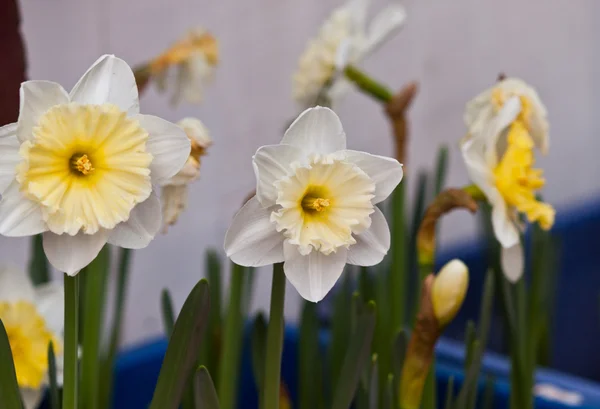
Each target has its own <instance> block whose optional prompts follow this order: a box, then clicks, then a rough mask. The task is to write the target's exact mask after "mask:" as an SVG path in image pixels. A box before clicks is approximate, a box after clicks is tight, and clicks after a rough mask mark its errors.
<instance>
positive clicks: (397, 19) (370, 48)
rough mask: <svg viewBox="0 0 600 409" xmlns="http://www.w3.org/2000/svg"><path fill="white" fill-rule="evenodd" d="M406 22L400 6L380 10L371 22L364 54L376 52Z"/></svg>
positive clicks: (394, 5) (402, 8)
mask: <svg viewBox="0 0 600 409" xmlns="http://www.w3.org/2000/svg"><path fill="white" fill-rule="evenodd" d="M405 21H406V10H405V9H404V7H403V6H402V5H400V4H391V5H389V6H387V7H386V8H384V9H383V10H381V11H380V12H379V13H378V14H377V15H376V16H375V18H374V19H373V21H372V22H371V25H370V27H369V35H368V38H367V44H366V46H365V48H364V54H370V53H372V52H374V51H375V50H377V49H378V48H379V47H380V46H381V45H382V44H383V43H385V42H386V41H387V40H389V39H390V37H392V36H393V35H394V34H396V33H397V32H398V31H399V30H400V29H401V28H402V27H403V26H404V23H405Z"/></svg>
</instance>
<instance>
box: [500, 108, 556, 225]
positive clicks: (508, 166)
mask: <svg viewBox="0 0 600 409" xmlns="http://www.w3.org/2000/svg"><path fill="white" fill-rule="evenodd" d="M507 143H508V146H507V148H506V151H505V153H504V155H503V156H502V159H501V160H500V163H499V164H498V166H497V167H496V169H495V170H494V176H495V177H496V187H497V188H498V191H499V192H500V194H502V196H503V197H504V200H505V201H506V202H507V203H508V204H509V205H511V206H514V207H515V208H516V209H517V210H518V211H519V212H521V213H524V214H525V215H526V216H527V219H528V220H529V222H531V223H535V222H537V223H539V225H540V226H541V227H542V228H543V229H545V230H548V229H550V228H551V227H552V225H553V224H554V216H555V211H554V208H553V207H552V206H550V205H549V204H547V203H543V202H540V201H538V200H537V199H536V197H535V192H536V191H537V190H539V189H541V188H542V187H543V186H544V183H545V180H544V178H543V177H542V170H541V169H533V168H532V167H533V165H534V163H535V159H534V156H533V148H534V143H533V139H532V138H531V136H530V135H529V132H528V131H527V128H526V127H525V124H524V123H523V121H521V120H519V119H517V120H516V121H515V122H513V124H512V125H511V126H510V129H509V132H508V136H507Z"/></svg>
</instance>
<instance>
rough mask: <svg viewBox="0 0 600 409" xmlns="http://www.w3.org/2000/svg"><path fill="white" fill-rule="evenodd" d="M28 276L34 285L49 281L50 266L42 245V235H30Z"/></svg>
mask: <svg viewBox="0 0 600 409" xmlns="http://www.w3.org/2000/svg"><path fill="white" fill-rule="evenodd" d="M29 277H31V281H32V282H33V285H34V286H38V285H40V284H45V283H47V282H49V281H50V267H49V266H48V259H47V258H46V253H44V247H43V245H42V235H41V234H36V235H35V236H31V259H30V260H29Z"/></svg>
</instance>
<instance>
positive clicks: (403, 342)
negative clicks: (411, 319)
mask: <svg viewBox="0 0 600 409" xmlns="http://www.w3.org/2000/svg"><path fill="white" fill-rule="evenodd" d="M407 346H408V335H406V330H401V331H398V332H397V333H396V337H395V338H394V345H393V350H392V360H393V368H392V369H393V372H392V373H393V375H394V376H395V377H396V379H400V374H401V373H402V366H403V365H404V357H405V356H406V348H407Z"/></svg>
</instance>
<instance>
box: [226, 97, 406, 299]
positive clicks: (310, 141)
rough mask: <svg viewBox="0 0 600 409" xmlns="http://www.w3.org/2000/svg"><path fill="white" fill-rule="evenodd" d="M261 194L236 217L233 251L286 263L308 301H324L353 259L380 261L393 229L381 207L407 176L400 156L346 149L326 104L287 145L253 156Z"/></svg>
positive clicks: (293, 130) (307, 114) (239, 259)
mask: <svg viewBox="0 0 600 409" xmlns="http://www.w3.org/2000/svg"><path fill="white" fill-rule="evenodd" d="M253 166H254V173H255V175H256V179H257V186H256V196H254V197H253V198H252V199H250V200H249V201H248V202H247V203H246V204H245V205H244V207H242V209H241V210H240V211H239V212H238V213H237V215H236V216H235V218H234V220H233V223H232V224H231V227H230V228H229V230H228V232H227V235H226V237H225V251H226V252H227V255H228V256H229V257H231V259H232V260H233V261H234V262H235V263H237V264H240V265H245V266H264V265H268V264H272V263H279V262H284V266H283V267H284V271H285V274H286V276H287V278H288V280H289V281H290V282H291V283H292V285H293V286H294V287H295V288H296V289H297V290H298V292H299V293H300V295H301V296H302V297H304V298H305V299H307V300H309V301H313V302H317V301H320V300H321V299H323V297H325V295H326V294H327V293H328V292H329V290H331V288H332V287H333V285H334V284H335V282H336V281H337V279H338V278H339V277H340V275H341V274H342V270H343V268H344V265H345V264H346V263H349V264H354V265H361V266H370V265H375V264H377V263H379V262H380V261H381V260H382V259H383V257H384V256H385V254H386V253H387V251H388V249H389V247H390V231H389V228H388V225H387V222H386V220H385V217H384V215H383V213H381V211H380V210H379V209H378V208H377V207H376V206H375V205H376V204H377V203H379V202H381V201H382V200H384V199H385V198H387V197H388V196H389V194H390V193H391V192H392V191H393V190H394V188H395V187H396V186H397V185H398V183H400V180H401V179H402V165H401V164H400V163H398V161H396V160H395V159H391V158H386V157H382V156H375V155H370V154H368V153H364V152H358V151H352V150H346V135H345V133H344V130H343V128H342V124H341V122H340V120H339V118H338V116H337V115H336V114H335V113H334V112H333V111H332V110H330V109H328V108H323V107H316V108H311V109H308V110H306V111H304V112H303V113H302V114H301V115H300V116H299V117H298V118H297V119H296V120H295V121H294V122H293V123H292V125H291V126H290V127H289V129H288V130H287V131H286V133H285V135H284V137H283V139H282V141H281V144H279V145H269V146H263V147H261V148H260V149H258V151H257V152H256V154H255V155H254V157H253Z"/></svg>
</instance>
